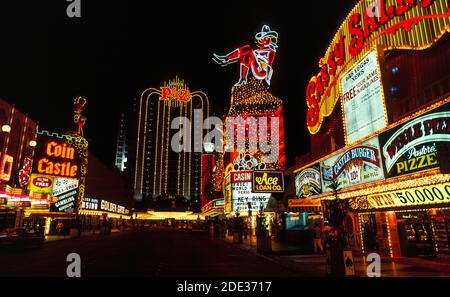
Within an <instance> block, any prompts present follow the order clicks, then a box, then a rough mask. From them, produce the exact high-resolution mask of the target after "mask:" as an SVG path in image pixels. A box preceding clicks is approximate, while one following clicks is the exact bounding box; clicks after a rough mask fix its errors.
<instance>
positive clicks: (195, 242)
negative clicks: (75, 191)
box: [0, 229, 299, 277]
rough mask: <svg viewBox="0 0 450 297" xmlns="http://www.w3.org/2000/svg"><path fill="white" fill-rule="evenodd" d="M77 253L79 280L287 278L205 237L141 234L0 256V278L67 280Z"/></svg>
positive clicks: (285, 272) (63, 243) (278, 270)
mask: <svg viewBox="0 0 450 297" xmlns="http://www.w3.org/2000/svg"><path fill="white" fill-rule="evenodd" d="M70 253H78V254H79V255H80V257H81V276H82V277H119V276H120V277H124V276H125V277H139V276H142V277H287V276H299V274H296V273H295V272H292V271H290V270H287V269H284V268H283V267H281V266H279V265H278V264H276V263H273V262H270V261H268V260H265V259H264V258H261V257H258V256H255V255H253V254H251V253H249V252H246V251H243V250H241V249H237V248H235V247H233V246H231V245H230V244H228V243H226V242H223V241H211V240H210V239H209V238H208V237H207V236H206V235H205V234H204V233H203V232H199V233H195V232H190V231H182V230H175V229H145V230H137V231H128V232H122V233H116V234H111V235H95V236H85V237H81V238H76V239H68V240H60V241H56V242H50V243H46V244H45V245H44V246H43V247H42V248H40V249H34V250H24V251H9V252H5V251H1V252H0V263H2V264H1V266H0V276H2V277H5V276H13V277H16V276H30V277H33V276H39V277H45V276H50V277H65V276H66V268H67V265H68V264H70V263H68V262H66V257H67V255H68V254H70Z"/></svg>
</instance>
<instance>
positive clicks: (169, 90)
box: [159, 78, 192, 102]
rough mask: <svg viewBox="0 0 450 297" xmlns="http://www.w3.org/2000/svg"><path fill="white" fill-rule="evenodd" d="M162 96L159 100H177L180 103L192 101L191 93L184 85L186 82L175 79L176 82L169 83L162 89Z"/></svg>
mask: <svg viewBox="0 0 450 297" xmlns="http://www.w3.org/2000/svg"><path fill="white" fill-rule="evenodd" d="M160 89H161V96H160V97H159V100H163V101H167V100H176V101H180V102H189V101H190V100H191V99H192V95H191V92H190V91H189V89H188V88H187V87H186V85H185V84H184V81H182V80H179V79H178V78H175V80H172V81H169V83H168V84H164V86H162V87H160Z"/></svg>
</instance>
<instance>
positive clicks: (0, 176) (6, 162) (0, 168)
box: [0, 154, 14, 182]
mask: <svg viewBox="0 0 450 297" xmlns="http://www.w3.org/2000/svg"><path fill="white" fill-rule="evenodd" d="M13 162H14V158H13V157H12V156H10V155H8V154H2V156H1V158H0V180H1V181H4V182H8V181H9V180H10V179H11V173H12V168H13Z"/></svg>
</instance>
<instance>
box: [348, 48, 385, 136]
mask: <svg viewBox="0 0 450 297" xmlns="http://www.w3.org/2000/svg"><path fill="white" fill-rule="evenodd" d="M341 85H342V109H343V111H344V129H345V133H346V136H347V137H346V140H347V144H351V143H354V142H355V141H358V140H360V139H362V138H364V137H366V136H368V135H370V134H372V133H374V132H377V131H378V130H380V129H382V128H384V127H386V125H387V123H388V121H387V116H386V112H385V106H384V95H383V85H382V83H381V77H380V71H379V65H378V57H377V51H376V50H373V51H371V52H369V54H368V55H366V56H365V57H364V58H363V59H362V60H361V61H360V62H359V63H358V64H356V66H355V67H353V68H352V69H351V70H350V71H349V72H348V73H347V74H346V75H344V76H343V77H342V80H341Z"/></svg>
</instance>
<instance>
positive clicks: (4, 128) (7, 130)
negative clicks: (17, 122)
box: [2, 124, 11, 133]
mask: <svg viewBox="0 0 450 297" xmlns="http://www.w3.org/2000/svg"><path fill="white" fill-rule="evenodd" d="M2 131H3V132H5V133H9V132H11V126H10V125H8V124H5V125H3V126H2Z"/></svg>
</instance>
